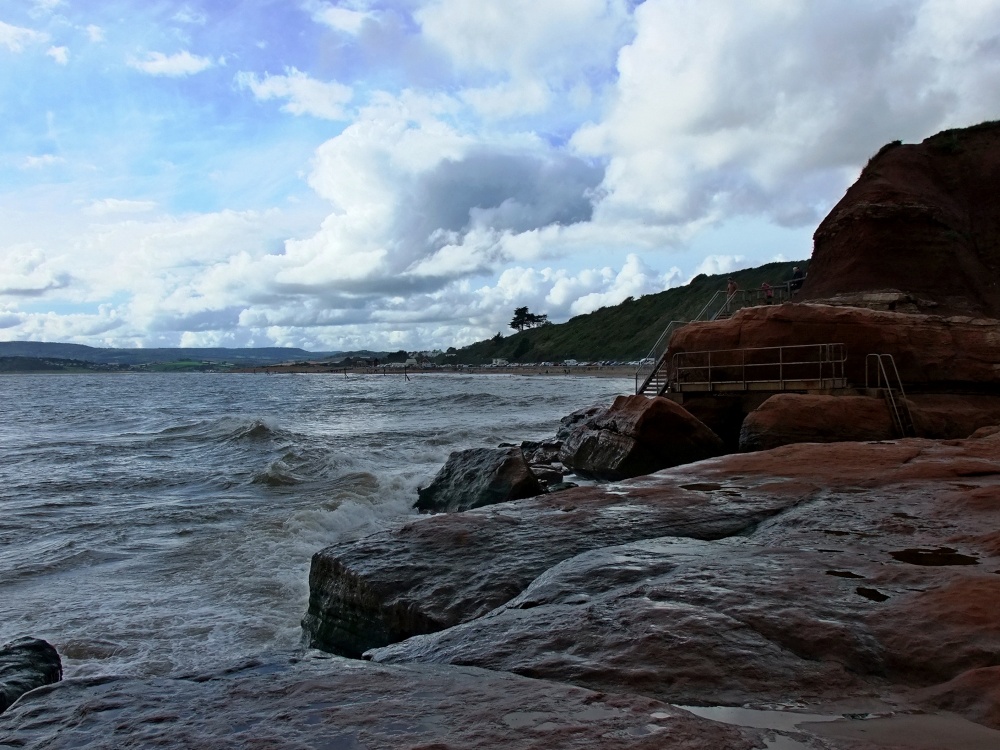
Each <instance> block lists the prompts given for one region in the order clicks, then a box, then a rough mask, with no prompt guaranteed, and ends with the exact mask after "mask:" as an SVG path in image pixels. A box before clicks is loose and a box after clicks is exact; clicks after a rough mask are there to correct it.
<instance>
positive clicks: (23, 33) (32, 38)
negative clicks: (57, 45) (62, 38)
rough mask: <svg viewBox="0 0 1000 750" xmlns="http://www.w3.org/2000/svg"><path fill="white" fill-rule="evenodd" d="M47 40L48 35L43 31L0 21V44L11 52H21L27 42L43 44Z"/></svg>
mask: <svg viewBox="0 0 1000 750" xmlns="http://www.w3.org/2000/svg"><path fill="white" fill-rule="evenodd" d="M48 40H49V35H48V34H46V33H44V32H41V31H35V30H34V29H25V28H22V27H20V26H12V25H11V24H9V23H4V22H3V21H0V44H2V45H3V46H4V47H6V48H7V49H8V50H10V51H11V52H23V51H24V48H25V47H26V46H27V45H29V44H44V43H45V42H47V41H48Z"/></svg>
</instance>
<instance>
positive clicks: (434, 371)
mask: <svg viewBox="0 0 1000 750" xmlns="http://www.w3.org/2000/svg"><path fill="white" fill-rule="evenodd" d="M227 372H230V373H252V374H258V375H282V374H323V375H345V376H347V375H371V376H379V377H382V376H385V377H392V376H396V377H399V376H403V375H405V376H411V375H521V376H525V377H535V376H542V377H556V376H561V377H566V376H572V375H585V376H587V377H596V378H629V379H634V378H635V368H634V367H631V366H620V365H619V366H610V365H584V366H581V365H576V366H572V367H564V366H549V367H540V366H536V365H526V366H524V367H486V366H484V367H465V368H461V369H458V368H454V367H427V368H423V367H378V368H371V367H330V366H329V365H318V364H317V365H303V364H295V365H262V366H260V367H240V368H236V369H232V370H228V371H227Z"/></svg>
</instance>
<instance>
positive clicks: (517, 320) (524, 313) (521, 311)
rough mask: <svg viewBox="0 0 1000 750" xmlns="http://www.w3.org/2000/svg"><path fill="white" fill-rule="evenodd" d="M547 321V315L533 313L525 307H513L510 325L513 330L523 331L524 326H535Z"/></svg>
mask: <svg viewBox="0 0 1000 750" xmlns="http://www.w3.org/2000/svg"><path fill="white" fill-rule="evenodd" d="M548 322H549V316H548V315H535V313H533V312H529V311H528V308H527V307H515V308H514V317H513V318H512V319H511V321H510V327H511V328H513V329H514V330H515V331H523V330H524V329H525V328H537V327H538V326H543V325H545V324H546V323H548Z"/></svg>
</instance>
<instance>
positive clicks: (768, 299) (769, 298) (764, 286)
mask: <svg viewBox="0 0 1000 750" xmlns="http://www.w3.org/2000/svg"><path fill="white" fill-rule="evenodd" d="M760 288H761V291H763V292H764V303H765V304H767V305H770V304H771V303H772V302H774V289H772V288H771V285H770V284H768V283H767V282H766V281H765V282H762V283H761V285H760Z"/></svg>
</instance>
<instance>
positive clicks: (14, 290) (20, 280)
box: [0, 247, 73, 297]
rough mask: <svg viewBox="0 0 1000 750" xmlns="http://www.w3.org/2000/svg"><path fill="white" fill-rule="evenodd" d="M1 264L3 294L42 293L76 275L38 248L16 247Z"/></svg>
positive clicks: (59, 287)
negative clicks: (63, 269)
mask: <svg viewBox="0 0 1000 750" xmlns="http://www.w3.org/2000/svg"><path fill="white" fill-rule="evenodd" d="M2 257H3V264H2V267H0V295H6V296H10V297H40V296H42V295H44V294H45V293H46V292H51V291H54V290H57V289H64V288H66V287H67V286H69V285H70V283H71V282H72V280H73V277H72V276H71V275H70V274H69V273H68V272H67V271H61V270H59V269H58V268H57V267H55V266H56V264H54V263H51V262H50V260H49V259H48V258H47V257H46V255H45V253H44V252H43V251H42V250H40V249H38V248H28V247H17V248H12V249H9V250H8V251H7V252H5V253H3V255H2Z"/></svg>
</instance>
